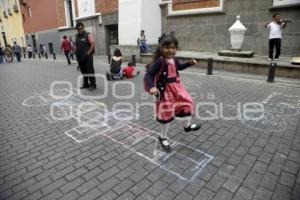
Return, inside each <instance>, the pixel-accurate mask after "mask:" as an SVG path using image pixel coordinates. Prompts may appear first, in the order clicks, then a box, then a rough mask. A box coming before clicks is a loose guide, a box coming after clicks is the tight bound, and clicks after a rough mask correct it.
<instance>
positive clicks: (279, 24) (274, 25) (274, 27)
mask: <svg viewBox="0 0 300 200" xmlns="http://www.w3.org/2000/svg"><path fill="white" fill-rule="evenodd" d="M286 23H287V22H286V21H283V20H281V18H280V16H279V14H278V13H276V14H274V15H273V21H272V22H268V23H267V24H266V25H265V27H266V28H268V29H270V36H269V59H268V60H269V61H272V60H273V50H274V46H275V49H276V54H275V61H278V60H279V56H280V49H281V38H282V30H283V29H284V28H285V27H286Z"/></svg>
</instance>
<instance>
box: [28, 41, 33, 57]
mask: <svg viewBox="0 0 300 200" xmlns="http://www.w3.org/2000/svg"><path fill="white" fill-rule="evenodd" d="M32 51H33V50H32V46H31V44H30V45H28V47H27V53H28V58H31V57H32Z"/></svg>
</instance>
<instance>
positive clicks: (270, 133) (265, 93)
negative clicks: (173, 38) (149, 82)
mask: <svg viewBox="0 0 300 200" xmlns="http://www.w3.org/2000/svg"><path fill="white" fill-rule="evenodd" d="M107 69H108V66H107V64H105V63H104V61H103V60H97V61H96V62H95V70H96V73H98V74H101V75H100V76H99V77H97V89H96V90H95V91H92V92H89V91H82V93H83V94H84V95H85V96H84V95H79V94H78V93H80V92H79V91H80V90H79V86H80V85H79V84H78V83H77V82H78V77H79V75H80V73H79V72H78V71H77V70H76V64H75V63H73V64H72V65H71V66H68V65H67V63H66V61H65V60H63V61H62V60H59V59H58V60H56V61H52V60H51V61H50V60H47V61H46V60H24V61H23V62H22V63H12V64H1V65H0V94H1V97H0V113H1V114H0V116H1V118H0V131H1V132H0V137H1V139H0V199H1V200H2V199H3V200H21V199H24V200H25V199H26V200H35V199H43V200H44V199H49V200H56V199H66V200H73V199H80V200H81V199H98V200H110V199H116V200H133V199H134V200H152V199H160V200H192V199H194V200H231V199H233V200H244V199H245V200H259V199H260V200H268V199H270V200H271V199H272V200H299V199H300V172H299V171H300V167H299V166H300V86H299V85H298V87H297V86H296V85H295V86H293V85H280V84H270V83H266V82H259V81H249V80H247V79H241V78H239V79H234V78H226V77H219V76H214V75H213V76H207V75H204V74H203V73H200V70H199V69H197V68H193V69H186V70H185V71H183V72H182V73H181V79H182V82H183V85H184V86H185V87H186V89H187V90H188V91H189V92H190V93H191V94H192V96H193V99H194V101H195V103H196V112H197V113H198V114H199V115H200V118H199V117H195V119H194V120H195V121H200V122H201V124H202V128H201V129H200V130H199V131H196V132H192V133H191V132H189V133H186V132H184V131H183V127H182V125H181V123H180V121H176V120H175V121H174V122H172V124H171V128H170V133H169V137H170V138H171V143H172V147H173V151H172V153H170V154H167V153H165V152H164V151H162V150H161V147H160V145H159V143H157V136H158V135H157V134H159V132H160V124H159V123H158V122H156V121H155V120H153V109H152V107H151V105H149V103H151V102H153V98H152V97H149V96H148V95H147V94H146V93H145V92H144V86H143V84H142V82H143V80H142V79H143V74H144V73H142V75H141V76H138V77H136V78H134V79H130V80H129V82H128V81H125V80H120V81H110V82H107V81H104V79H103V77H104V76H103V75H104V74H105V72H106V70H107ZM79 80H80V79H79ZM55 81H56V83H57V84H56V85H53V83H55ZM68 83H71V84H68ZM132 85H134V87H132ZM52 86H53V87H52ZM51 91H52V92H53V94H52V95H51ZM130 94H132V95H130ZM87 95H89V96H90V97H89V98H86V96H87ZM54 96H56V97H57V98H53V97H54ZM254 102H255V103H258V104H259V105H262V106H263V108H264V112H263V113H264V116H263V118H261V119H258V120H251V119H248V118H247V117H245V116H244V115H243V114H245V113H246V111H245V105H247V103H254ZM250 107H251V108H252V109H254V108H257V107H256V106H255V105H254V104H252V106H250ZM239 111H240V112H241V113H243V114H242V116H241V117H239V118H235V116H236V115H237V114H238V113H240V112H239ZM199 115H198V116H199ZM196 116H197V115H196ZM212 116H213V119H211V120H206V119H205V118H207V117H212ZM222 116H223V117H222ZM230 117H231V118H232V119H229V118H230ZM252 117H253V116H252ZM225 118H226V119H225ZM233 118H235V119H233Z"/></svg>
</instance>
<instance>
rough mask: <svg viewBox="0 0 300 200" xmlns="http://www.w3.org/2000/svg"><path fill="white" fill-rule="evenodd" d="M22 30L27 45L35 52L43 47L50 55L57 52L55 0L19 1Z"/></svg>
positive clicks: (57, 37)
mask: <svg viewBox="0 0 300 200" xmlns="http://www.w3.org/2000/svg"><path fill="white" fill-rule="evenodd" d="M20 5H21V15H22V21H23V28H24V32H25V34H26V43H27V45H29V44H30V45H32V47H33V48H34V50H35V52H38V51H40V46H41V45H45V46H46V50H47V51H48V52H50V53H52V52H58V51H59V46H60V41H59V35H58V31H57V28H58V17H57V6H56V0H51V1H49V0H20Z"/></svg>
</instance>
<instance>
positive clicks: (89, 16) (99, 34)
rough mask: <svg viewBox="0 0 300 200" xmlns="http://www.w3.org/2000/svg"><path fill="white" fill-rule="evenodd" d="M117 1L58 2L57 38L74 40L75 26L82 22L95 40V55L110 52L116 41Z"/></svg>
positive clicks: (71, 0) (79, 0) (70, 0)
mask: <svg viewBox="0 0 300 200" xmlns="http://www.w3.org/2000/svg"><path fill="white" fill-rule="evenodd" d="M118 2H119V1H118V0H58V3H57V7H58V21H59V28H58V31H59V36H60V38H62V37H63V36H64V35H67V36H71V37H73V38H75V35H76V30H75V25H76V23H77V22H82V23H83V24H84V26H85V30H86V31H88V32H90V33H92V34H93V35H94V37H95V38H96V49H95V53H96V54H102V55H105V54H107V53H109V52H110V46H111V45H117V44H118V43H119V41H118V5H119V4H118Z"/></svg>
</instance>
